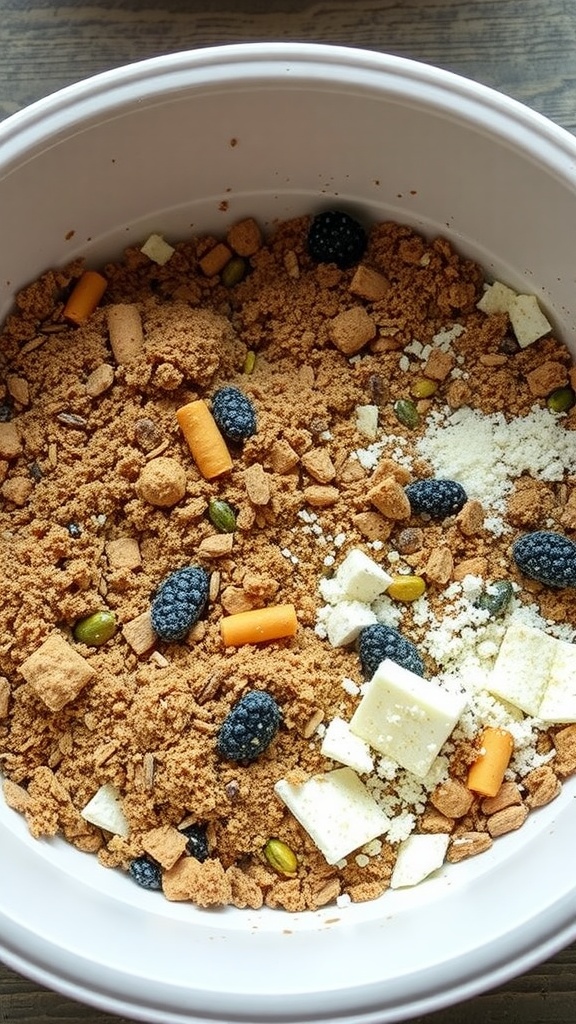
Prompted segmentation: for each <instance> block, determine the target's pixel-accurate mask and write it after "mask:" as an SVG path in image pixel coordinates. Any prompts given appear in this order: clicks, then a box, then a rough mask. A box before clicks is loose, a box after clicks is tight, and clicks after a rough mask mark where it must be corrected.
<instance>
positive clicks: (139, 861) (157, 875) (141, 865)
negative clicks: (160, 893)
mask: <svg viewBox="0 0 576 1024" xmlns="http://www.w3.org/2000/svg"><path fill="white" fill-rule="evenodd" d="M128 874H129V875H130V877H131V878H133V879H134V881H135V882H137V884H138V885H140V886H142V888H143V889H161V888H162V870H161V868H160V865H159V864H156V863H155V862H154V861H153V860H150V859H149V858H148V857H135V858H134V860H133V861H131V862H130V864H129V865H128Z"/></svg>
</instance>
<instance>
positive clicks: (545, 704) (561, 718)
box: [538, 640, 576, 725]
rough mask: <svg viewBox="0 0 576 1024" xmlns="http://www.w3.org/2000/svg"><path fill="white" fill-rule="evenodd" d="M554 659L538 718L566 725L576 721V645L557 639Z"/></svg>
mask: <svg viewBox="0 0 576 1024" xmlns="http://www.w3.org/2000/svg"><path fill="white" fill-rule="evenodd" d="M554 643H555V650H554V660H553V662H552V666H551V669H550V674H549V676H548V681H547V684H546V688H545V690H544V695H543V697H542V702H541V704H540V707H539V709H538V718H541V719H542V721H543V722H549V723H556V724H557V725H564V724H568V723H570V722H576V645H575V644H569V643H566V641H565V640H555V641H554Z"/></svg>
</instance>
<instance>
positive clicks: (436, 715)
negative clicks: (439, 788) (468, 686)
mask: <svg viewBox="0 0 576 1024" xmlns="http://www.w3.org/2000/svg"><path fill="white" fill-rule="evenodd" d="M464 707H465V700H464V699H463V698H461V697H456V696H454V695H453V694H450V693H447V692H446V691H445V690H443V689H442V688H441V687H440V686H439V685H438V684H437V683H434V682H432V681H431V680H429V679H422V678H421V676H418V675H416V673H414V672H410V671H409V670H408V669H406V668H403V667H402V666H401V665H397V664H396V662H394V661H391V660H390V659H389V658H386V660H385V661H383V662H381V664H380V665H379V666H378V668H377V669H376V672H375V673H374V675H373V676H372V679H371V680H370V682H369V683H368V686H367V688H366V690H365V693H364V696H363V698H362V700H361V701H360V703H359V705H358V707H357V708H356V711H355V712H354V714H353V716H352V719H351V722H350V728H351V730H352V732H353V733H355V734H356V735H357V736H360V737H361V738H362V739H364V740H366V742H367V743H369V744H370V746H372V747H374V749H375V750H378V751H380V753H381V754H386V755H387V757H391V758H392V759H393V760H394V761H397V762H398V764H399V765H401V766H402V768H405V769H406V770H407V771H409V772H412V774H413V775H416V776H417V777H418V778H424V776H425V775H427V774H428V772H429V770H430V767H431V765H432V762H433V761H434V758H435V757H436V756H437V754H438V753H439V751H440V749H441V747H442V745H443V743H445V741H446V740H447V739H448V736H449V735H450V733H451V732H452V730H453V728H454V726H455V725H456V723H457V721H458V719H459V718H460V715H461V714H462V712H463V710H464Z"/></svg>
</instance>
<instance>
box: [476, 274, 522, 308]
mask: <svg viewBox="0 0 576 1024" xmlns="http://www.w3.org/2000/svg"><path fill="white" fill-rule="evenodd" d="M515 298H516V292H515V291H513V290H512V288H509V287H508V285H506V284H502V281H494V283H493V284H489V285H488V287H487V288H486V291H485V292H484V294H483V296H482V298H481V299H480V301H479V302H477V303H476V307H477V309H481V310H482V312H483V313H507V312H508V311H509V309H510V306H511V305H512V303H513V301H514V299H515Z"/></svg>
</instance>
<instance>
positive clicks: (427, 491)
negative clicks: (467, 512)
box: [404, 479, 468, 519]
mask: <svg viewBox="0 0 576 1024" xmlns="http://www.w3.org/2000/svg"><path fill="white" fill-rule="evenodd" d="M404 493H405V494H406V497H407V498H408V501H409V502H410V508H411V509H412V512H413V513H414V514H415V515H422V514H426V515H428V516H430V518H431V519H445V518H446V516H455V515H456V513H457V512H459V511H460V509H461V508H463V506H464V505H465V504H466V502H467V501H468V495H467V494H466V491H465V490H464V488H463V487H462V484H459V483H456V480H434V479H431V480H416V482H415V483H413V484H408V486H407V487H405V488H404Z"/></svg>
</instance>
